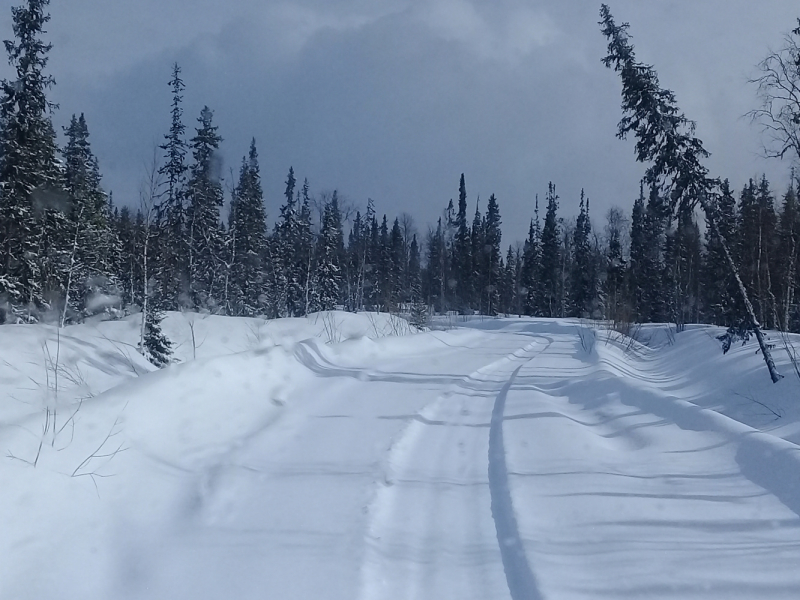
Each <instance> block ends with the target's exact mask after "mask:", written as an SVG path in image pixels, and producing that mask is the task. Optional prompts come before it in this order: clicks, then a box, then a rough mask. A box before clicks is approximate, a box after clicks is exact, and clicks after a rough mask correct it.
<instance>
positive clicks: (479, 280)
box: [469, 198, 488, 314]
mask: <svg viewBox="0 0 800 600" xmlns="http://www.w3.org/2000/svg"><path fill="white" fill-rule="evenodd" d="M480 205H481V199H480V198H478V201H477V202H476V203H475V216H474V217H473V219H472V228H471V229H470V239H471V243H470V256H471V258H472V271H471V273H470V279H471V280H472V297H471V298H470V299H469V304H470V308H471V309H478V311H479V312H480V313H481V314H483V312H484V308H485V300H486V286H487V283H486V268H487V264H488V263H487V258H488V256H487V252H486V241H485V239H486V232H485V230H484V222H483V218H482V217H481V210H480Z"/></svg>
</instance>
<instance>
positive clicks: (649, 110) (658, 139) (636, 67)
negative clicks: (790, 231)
mask: <svg viewBox="0 0 800 600" xmlns="http://www.w3.org/2000/svg"><path fill="white" fill-rule="evenodd" d="M600 17H601V21H600V25H601V27H602V32H603V35H605V36H606V38H607V39H608V53H607V55H606V56H605V58H603V64H605V65H606V67H608V68H613V69H614V71H616V72H617V73H619V74H620V77H621V79H622V110H623V118H622V120H621V121H620V123H619V128H618V137H620V138H624V137H626V136H627V134H628V133H630V132H633V133H634V135H635V136H636V139H637V142H636V159H637V160H638V161H639V162H643V163H650V166H649V167H648V169H647V175H646V177H647V180H648V181H649V182H651V183H653V184H654V185H655V184H656V183H659V184H661V185H664V186H666V188H667V189H669V190H670V198H669V208H670V211H671V212H673V211H674V210H675V208H676V207H677V206H679V205H690V206H694V205H695V204H697V203H699V204H700V205H701V206H702V208H703V212H704V213H705V216H706V219H707V220H708V222H709V223H710V225H711V227H712V228H714V227H715V223H714V211H713V205H712V202H711V198H710V197H711V196H712V195H713V194H714V193H715V192H716V188H717V187H718V180H715V179H711V178H709V177H708V169H706V168H705V167H704V166H703V165H702V162H701V161H702V160H703V159H705V158H707V157H708V155H709V154H708V152H707V151H706V150H705V148H704V147H703V143H702V142H701V141H700V140H699V139H698V138H697V137H695V135H694V133H695V127H694V123H693V122H691V121H690V120H689V119H687V118H686V116H685V115H684V114H683V113H681V112H680V110H679V108H678V105H677V101H676V99H675V94H674V93H673V92H671V91H670V90H667V89H664V88H662V87H661V85H660V83H659V80H658V76H657V75H656V72H655V69H654V68H653V67H652V66H650V65H646V64H643V63H640V62H637V60H636V55H635V54H634V49H633V46H632V45H631V43H630V36H629V35H628V31H627V30H628V24H627V23H623V24H621V25H617V24H616V22H615V21H614V17H613V16H612V15H611V11H610V9H609V8H608V6H607V5H606V4H603V5H602V6H601V8H600ZM720 243H721V245H722V248H723V251H724V253H725V258H726V261H727V263H728V266H729V268H730V271H731V275H732V276H733V277H734V278H735V279H736V281H737V286H738V288H739V294H740V296H741V299H742V302H743V304H744V306H745V309H746V311H747V315H748V321H749V323H748V328H749V329H750V330H752V331H753V333H755V336H756V339H757V340H758V345H759V349H760V350H761V354H762V356H763V357H764V362H765V363H766V366H767V369H768V371H769V374H770V378H771V379H772V381H773V383H775V382H777V381H779V380H780V379H781V375H780V374H779V373H778V371H777V369H776V368H775V362H774V361H773V359H772V354H771V352H770V349H769V347H768V346H767V344H766V341H765V338H764V335H763V333H762V331H761V324H760V323H759V320H758V317H757V316H756V312H755V310H754V308H753V305H752V303H751V302H750V298H749V296H748V290H747V287H746V286H745V285H744V283H742V281H741V278H740V277H739V273H738V269H737V266H736V263H735V262H734V260H733V256H732V255H731V253H730V249H729V248H728V247H727V242H726V240H724V239H723V238H720Z"/></svg>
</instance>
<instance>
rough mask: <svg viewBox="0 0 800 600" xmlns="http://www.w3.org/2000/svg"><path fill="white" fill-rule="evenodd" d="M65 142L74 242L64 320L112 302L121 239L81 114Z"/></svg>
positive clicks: (66, 186) (66, 183)
mask: <svg viewBox="0 0 800 600" xmlns="http://www.w3.org/2000/svg"><path fill="white" fill-rule="evenodd" d="M65 133H66V134H67V145H66V147H65V148H64V150H63V152H62V155H63V161H64V171H63V172H64V180H63V183H62V185H63V188H64V191H65V192H66V194H67V195H68V197H69V199H70V209H69V212H68V213H67V223H68V225H67V227H68V230H69V232H70V238H71V242H72V244H71V245H72V248H71V249H70V250H69V264H70V266H69V269H68V273H67V277H66V284H65V285H64V290H65V293H64V306H63V311H62V318H61V323H62V324H63V323H64V321H65V320H66V319H67V317H69V318H71V319H79V318H81V317H83V316H88V315H89V314H92V313H94V312H101V311H104V310H107V309H108V308H110V303H112V304H113V300H112V298H113V297H114V296H116V295H117V293H118V284H117V280H116V276H115V273H114V264H113V263H114V260H115V256H116V254H117V252H118V240H117V237H116V235H115V233H114V232H113V231H112V228H111V224H110V222H109V200H108V197H107V196H106V194H105V192H104V191H103V190H102V188H101V186H100V169H99V167H98V162H97V158H96V157H95V156H94V154H93V153H92V149H91V146H90V144H89V129H88V127H87V125H86V119H85V117H84V115H83V114H81V115H80V117H76V116H75V115H73V116H72V119H71V121H70V124H69V127H66V128H65Z"/></svg>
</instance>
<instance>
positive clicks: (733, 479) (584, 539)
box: [0, 319, 800, 600]
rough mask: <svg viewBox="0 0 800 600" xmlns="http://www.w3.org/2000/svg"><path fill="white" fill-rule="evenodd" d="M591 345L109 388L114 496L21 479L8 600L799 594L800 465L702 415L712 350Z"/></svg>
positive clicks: (796, 452) (277, 357)
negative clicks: (705, 358)
mask: <svg viewBox="0 0 800 600" xmlns="http://www.w3.org/2000/svg"><path fill="white" fill-rule="evenodd" d="M585 334H586V331H581V330H580V329H579V324H576V323H575V322H570V321H545V320H525V319H520V320H517V319H507V320H503V319H498V320H487V321H485V322H476V323H471V324H470V328H468V329H460V330H455V331H448V332H431V333H426V334H422V335H419V336H409V337H407V338H394V339H384V340H378V341H372V340H367V339H361V338H360V339H354V340H351V341H349V342H345V343H342V344H335V345H330V346H329V345H325V344H322V343H319V342H316V341H306V342H302V343H299V344H296V345H294V346H292V347H291V349H283V348H278V349H273V350H270V349H262V350H257V351H252V352H244V353H241V354H233V355H226V356H222V357H217V358H209V359H208V360H206V361H205V362H203V361H198V362H197V363H189V364H187V365H183V366H182V367H179V368H177V369H168V370H166V371H162V372H160V373H156V374H153V375H149V376H147V377H144V378H142V379H140V380H138V381H134V382H132V383H131V384H129V385H126V386H123V387H121V388H120V389H119V390H116V391H113V390H112V392H110V393H109V394H107V395H105V396H99V397H98V398H96V399H94V400H93V401H92V402H90V403H87V404H86V406H85V407H84V409H83V412H81V413H80V416H81V418H82V420H81V421H80V422H79V425H80V427H81V428H80V429H79V431H83V432H86V431H90V429H89V426H91V430H92V431H96V432H97V433H96V434H95V435H100V436H102V435H104V434H105V433H104V432H107V431H109V426H110V424H112V423H117V421H116V420H115V419H117V418H118V416H119V415H122V416H123V417H124V418H123V419H121V420H119V427H118V429H119V436H120V437H119V439H120V440H122V441H123V442H124V443H125V445H126V448H128V449H129V451H127V452H125V453H124V454H122V455H120V456H119V457H116V458H114V461H113V463H111V470H110V471H108V473H109V474H113V475H114V477H112V478H110V479H104V480H102V481H101V482H100V485H99V487H98V493H97V494H96V493H95V489H94V488H93V487H91V484H90V482H88V481H85V482H84V483H85V484H86V485H83V486H79V485H78V483H75V482H71V481H70V480H69V479H68V478H67V479H65V478H64V477H63V471H64V469H65V467H59V466H58V465H55V464H50V463H46V464H45V465H44V467H43V468H42V469H39V470H38V471H35V470H33V469H29V468H27V467H26V466H25V465H22V464H18V463H19V461H17V462H15V463H2V467H3V470H0V478H1V479H0V484H2V485H4V486H5V487H6V489H9V490H10V491H9V493H7V494H6V495H5V497H0V510H3V511H4V512H7V513H8V512H10V513H11V514H15V515H16V516H17V518H18V519H19V520H20V522H23V523H27V524H28V525H27V526H26V527H30V526H31V524H34V523H37V522H38V521H41V522H42V523H43V525H42V535H39V534H38V533H37V532H36V531H28V530H24V531H23V530H20V533H19V535H16V534H15V536H14V537H9V538H7V539H10V540H12V541H11V542H9V543H6V542H4V541H3V540H2V539H0V543H3V544H4V545H2V546H0V555H1V556H2V557H4V558H6V560H5V561H4V562H2V561H0V600H17V599H20V598H23V599H27V598H44V597H59V598H65V599H71V598H76V599H77V598H81V599H82V600H100V599H105V598H110V597H114V598H121V599H124V598H131V599H133V598H137V599H138V598H160V597H169V598H173V599H175V600H183V599H186V600H188V599H192V600H202V599H205V598H208V599H212V598H222V597H235V598H240V599H243V600H246V599H250V598H263V597H275V598H286V599H287V600H291V599H301V598H311V597H316V598H329V599H332V600H352V599H354V598H359V599H360V600H400V599H412V598H413V599H431V600H433V599H436V600H447V599H451V598H452V599H456V598H458V599H459V600H470V599H475V600H478V599H480V600H485V599H502V600H523V599H524V600H528V599H531V600H539V599H558V600H561V599H562V598H563V599H590V598H647V599H648V600H651V599H661V598H664V599H666V598H671V599H678V598H681V599H682V598H701V599H709V600H710V599H715V600H717V599H719V600H722V599H724V600H729V599H736V598H742V599H744V598H768V599H782V598H787V599H788V598H796V597H797V590H798V589H800V571H798V569H797V565H798V564H800V449H799V448H798V447H797V446H795V445H794V444H792V443H790V442H788V441H784V440H780V439H778V438H776V437H773V436H771V435H768V434H766V433H762V432H758V431H756V430H754V429H752V428H750V427H748V426H747V425H744V424H742V423H740V422H737V421H734V420H732V419H731V418H729V417H726V416H723V415H722V414H720V413H719V412H715V411H713V410H709V409H705V408H701V407H700V406H698V405H697V404H695V403H694V402H695V401H698V399H699V400H703V399H704V398H706V397H707V396H708V395H709V394H710V393H711V386H712V384H713V382H714V379H713V378H708V379H703V378H702V373H700V374H698V373H697V372H695V371H692V370H691V369H687V368H685V366H684V365H685V364H686V361H692V360H695V361H696V357H694V358H693V355H692V352H695V350H693V348H694V346H688V348H689V350H691V352H689V353H688V354H687V356H682V355H681V353H679V352H677V353H672V354H669V353H664V352H662V351H657V350H652V351H651V350H648V349H645V348H640V349H639V350H638V351H637V352H635V353H633V352H627V351H626V350H627V348H625V347H621V346H620V345H615V344H613V343H609V344H607V345H606V344H600V343H597V344H594V345H592V344H591V343H589V344H587V340H586V338H585V337H584V336H585ZM167 399H169V400H167ZM220 409H222V410H220ZM31 423H32V425H31V427H28V429H32V428H33V426H35V424H36V423H35V421H31ZM0 432H2V433H3V435H4V436H5V437H3V438H2V441H3V442H4V443H6V444H10V445H11V446H10V447H12V448H17V447H23V445H22V444H21V440H25V439H27V438H26V436H29V434H28V433H25V432H24V431H22V430H19V429H18V428H8V429H6V430H4V431H3V430H0ZM12 434H13V436H17V437H13V438H12V437H11V435H12ZM81 443H82V444H83V445H82V446H80V447H78V445H77V442H76V444H75V445H74V446H69V447H67V448H66V449H65V450H64V452H58V453H55V454H54V455H53V456H54V457H58V458H59V459H61V460H63V461H64V464H65V465H70V468H71V465H72V463H70V462H69V461H68V460H67V459H68V458H69V457H70V456H71V457H73V459H80V458H81V457H82V456H84V453H85V452H86V450H85V448H90V449H93V448H94V447H95V445H96V442H95V441H94V440H90V439H87V440H86V441H85V443H84V442H81ZM14 444H16V445H14ZM73 462H74V460H73ZM21 478H24V479H21ZM19 481H27V482H28V483H27V484H26V485H28V487H27V488H23V487H20V486H19V483H18V482H19ZM79 483H80V482H79ZM14 485H16V486H17V487H13V486H14ZM15 498H17V500H15ZM14 511H16V513H15V512H14ZM54 534H56V535H54ZM0 537H2V536H0ZM43 561H44V562H46V563H47V564H48V565H50V566H49V568H48V570H47V572H46V573H45V574H43V575H36V573H38V567H37V565H39V564H41V562H43ZM86 564H91V565H92V568H91V569H88V570H87V569H81V567H82V565H86ZM74 573H81V574H82V576H80V577H76V576H73V575H71V574H74ZM32 582H33V583H32Z"/></svg>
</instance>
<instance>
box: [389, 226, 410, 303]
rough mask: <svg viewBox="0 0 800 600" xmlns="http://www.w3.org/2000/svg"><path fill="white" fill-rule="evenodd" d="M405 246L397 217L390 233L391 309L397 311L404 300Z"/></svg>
mask: <svg viewBox="0 0 800 600" xmlns="http://www.w3.org/2000/svg"><path fill="white" fill-rule="evenodd" d="M405 264H406V256H405V247H404V244H403V232H402V230H401V229H400V221H399V219H395V220H394V223H393V224H392V230H391V233H390V234H389V265H388V269H389V272H388V283H389V310H390V311H394V312H397V311H399V310H400V305H401V302H402V300H403V296H404V290H403V280H404V279H405Z"/></svg>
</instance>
